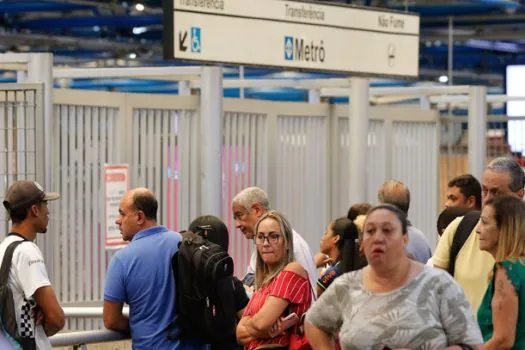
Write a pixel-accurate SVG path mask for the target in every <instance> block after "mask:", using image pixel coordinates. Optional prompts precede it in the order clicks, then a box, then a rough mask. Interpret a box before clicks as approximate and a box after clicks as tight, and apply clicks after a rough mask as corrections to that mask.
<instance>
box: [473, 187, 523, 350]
mask: <svg viewBox="0 0 525 350" xmlns="http://www.w3.org/2000/svg"><path fill="white" fill-rule="evenodd" d="M476 232H477V233H478V234H479V247H480V249H481V250H484V251H486V252H488V253H490V254H491V255H492V256H493V257H494V259H495V261H496V263H495V265H494V270H493V273H492V276H490V277H491V282H490V284H489V286H488V288H487V292H486V293H485V296H484V297H483V301H482V302H481V305H480V307H479V309H478V323H479V326H480V328H481V333H482V334H483V340H484V341H485V342H486V343H485V347H484V349H487V350H489V349H525V203H524V202H523V201H522V200H521V199H519V198H517V197H514V196H512V197H511V196H505V197H499V198H496V199H495V200H494V201H491V202H488V203H487V204H485V206H484V207H483V211H482V213H481V219H480V223H479V225H478V227H477V229H476Z"/></svg>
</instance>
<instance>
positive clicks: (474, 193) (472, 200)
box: [445, 174, 481, 210]
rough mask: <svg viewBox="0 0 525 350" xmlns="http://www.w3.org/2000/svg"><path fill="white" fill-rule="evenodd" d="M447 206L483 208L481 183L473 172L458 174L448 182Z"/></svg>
mask: <svg viewBox="0 0 525 350" xmlns="http://www.w3.org/2000/svg"><path fill="white" fill-rule="evenodd" d="M445 207H446V208H449V207H458V208H465V209H468V210H481V185H480V183H479V181H478V179H476V178H475V177H474V176H472V175H471V174H463V175H460V176H456V177H455V178H453V179H452V180H450V181H449V183H448V190H447V200H446V201H445Z"/></svg>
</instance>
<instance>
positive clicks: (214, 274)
mask: <svg viewBox="0 0 525 350" xmlns="http://www.w3.org/2000/svg"><path fill="white" fill-rule="evenodd" d="M172 266H173V272H174V275H175V280H176V285H177V321H176V324H177V325H178V327H179V328H180V335H179V337H180V339H182V340H197V341H200V342H204V343H207V344H213V343H220V342H224V341H228V340H230V339H231V337H232V335H233V334H235V327H236V325H237V315H236V310H235V296H234V293H233V292H232V291H233V290H234V284H233V259H232V258H231V257H230V256H229V255H228V253H227V252H225V251H224V249H222V247H221V246H219V245H217V244H214V243H212V242H210V241H208V240H207V239H205V238H203V237H202V236H200V235H198V234H195V233H193V232H191V231H186V232H184V233H183V234H182V241H181V243H180V245H179V251H178V252H177V254H175V256H174V257H173V259H172ZM168 337H169V338H171V339H173V338H175V337H176V335H174V334H171V335H170V334H168Z"/></svg>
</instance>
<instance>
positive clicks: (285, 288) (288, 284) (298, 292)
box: [244, 271, 312, 350]
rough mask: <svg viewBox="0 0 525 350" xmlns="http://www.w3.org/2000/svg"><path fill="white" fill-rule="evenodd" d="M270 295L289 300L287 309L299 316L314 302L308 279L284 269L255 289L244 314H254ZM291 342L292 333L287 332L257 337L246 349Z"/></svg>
mask: <svg viewBox="0 0 525 350" xmlns="http://www.w3.org/2000/svg"><path fill="white" fill-rule="evenodd" d="M269 296H273V297H277V298H281V299H284V300H286V301H288V302H289V303H290V305H289V306H288V307H287V309H286V310H287V311H288V313H287V314H291V313H294V312H295V313H296V314H297V316H299V318H301V317H302V316H303V314H305V313H306V311H307V310H308V308H309V307H310V304H311V302H312V292H311V288H310V282H309V281H308V279H307V278H304V277H302V276H299V275H298V274H296V273H294V272H292V271H282V272H281V273H280V274H278V275H277V276H276V277H275V278H274V279H273V280H272V281H271V282H270V283H268V284H266V285H264V286H262V287H261V288H259V289H258V290H256V291H255V293H254V294H253V296H252V298H251V299H250V302H249V303H248V306H247V307H246V310H245V311H244V316H254V315H255V314H256V313H257V312H258V311H259V310H260V309H261V308H262V307H263V305H264V303H265V302H266V299H268V297H269ZM283 316H286V315H283ZM291 329H293V328H291ZM289 342H290V333H289V332H287V333H285V334H284V335H278V336H276V337H274V338H271V339H256V340H254V341H252V342H250V343H248V344H247V345H246V346H245V349H246V350H253V349H257V348H259V347H262V346H268V345H279V346H287V345H288V344H289Z"/></svg>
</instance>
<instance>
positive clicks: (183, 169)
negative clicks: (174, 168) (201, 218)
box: [177, 117, 207, 227]
mask: <svg viewBox="0 0 525 350" xmlns="http://www.w3.org/2000/svg"><path fill="white" fill-rule="evenodd" d="M179 126H180V128H179V130H178V135H177V136H178V138H179V140H180V144H179V145H178V147H177V153H178V156H179V159H180V174H181V182H180V186H179V190H180V194H181V196H180V200H179V201H178V203H177V206H178V207H179V208H180V213H181V215H180V218H181V221H180V225H184V226H185V227H187V224H188V223H189V222H188V221H189V220H191V218H190V217H189V216H190V215H189V208H188V206H187V205H186V203H189V201H190V193H189V191H188V189H189V188H190V184H191V177H190V174H189V171H188V170H189V169H190V164H191V162H192V161H196V160H195V159H193V160H191V159H190V157H189V154H188V150H190V145H191V143H190V141H191V140H190V137H189V134H190V130H191V120H189V118H185V117H182V118H180V119H179ZM199 213H200V214H201V215H202V214H204V213H205V212H202V208H201V211H200V212H199ZM206 214H207V213H206Z"/></svg>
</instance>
